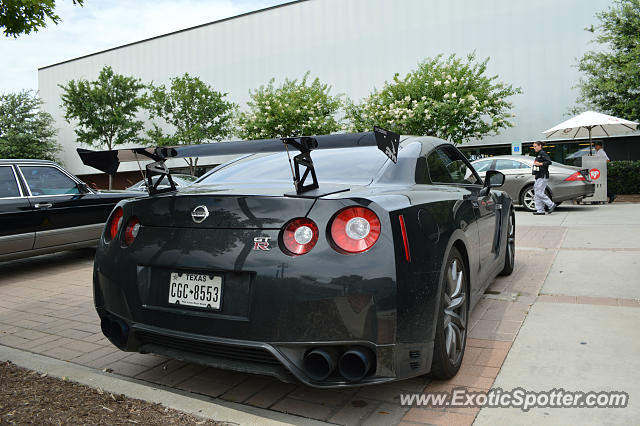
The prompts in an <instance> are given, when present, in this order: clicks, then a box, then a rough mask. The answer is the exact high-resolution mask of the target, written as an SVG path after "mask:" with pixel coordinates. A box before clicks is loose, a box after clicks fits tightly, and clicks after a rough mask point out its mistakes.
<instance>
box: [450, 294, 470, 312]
mask: <svg viewBox="0 0 640 426" xmlns="http://www.w3.org/2000/svg"><path fill="white" fill-rule="evenodd" d="M465 300H466V299H465V295H464V293H463V294H461V295H460V296H458V297H456V298H455V299H453V300H451V303H449V306H448V307H447V309H448V310H450V311H455V310H456V309H458V308H460V307H462V306H463V305H464V301H465Z"/></svg>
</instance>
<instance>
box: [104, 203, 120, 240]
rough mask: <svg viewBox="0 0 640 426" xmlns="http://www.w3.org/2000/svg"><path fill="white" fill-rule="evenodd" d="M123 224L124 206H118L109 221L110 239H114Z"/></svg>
mask: <svg viewBox="0 0 640 426" xmlns="http://www.w3.org/2000/svg"><path fill="white" fill-rule="evenodd" d="M120 225H122V207H118V208H117V209H116V210H115V211H114V212H113V214H112V215H111V221H109V227H108V228H107V231H108V237H109V241H111V240H113V239H114V238H115V237H116V235H118V231H119V230H120Z"/></svg>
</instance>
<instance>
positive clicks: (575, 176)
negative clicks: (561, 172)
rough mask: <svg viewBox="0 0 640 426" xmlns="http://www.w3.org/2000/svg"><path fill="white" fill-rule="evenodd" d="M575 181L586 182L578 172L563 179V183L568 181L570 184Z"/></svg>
mask: <svg viewBox="0 0 640 426" xmlns="http://www.w3.org/2000/svg"><path fill="white" fill-rule="evenodd" d="M576 180H586V179H585V178H584V176H583V175H582V173H580V172H575V173H574V174H572V175H571V176H569V177H568V178H566V179H565V181H568V182H572V181H576Z"/></svg>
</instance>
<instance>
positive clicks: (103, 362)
mask: <svg viewBox="0 0 640 426" xmlns="http://www.w3.org/2000/svg"><path fill="white" fill-rule="evenodd" d="M105 349H106V348H105ZM125 356H127V352H123V351H121V350H118V349H116V351H115V352H111V353H109V354H108V355H105V356H102V357H100V358H96V359H94V360H92V361H88V362H87V363H86V364H85V365H86V366H87V367H93V368H101V369H102V368H105V367H106V366H107V365H109V364H111V363H113V362H116V361H119V360H121V359H122V358H124V357H125Z"/></svg>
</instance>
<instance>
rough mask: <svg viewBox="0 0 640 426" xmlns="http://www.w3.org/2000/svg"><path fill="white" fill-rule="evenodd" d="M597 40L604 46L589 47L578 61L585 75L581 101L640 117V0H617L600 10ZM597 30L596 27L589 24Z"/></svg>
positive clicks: (627, 117) (597, 15) (593, 30)
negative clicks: (609, 6)
mask: <svg viewBox="0 0 640 426" xmlns="http://www.w3.org/2000/svg"><path fill="white" fill-rule="evenodd" d="M596 17H597V18H598V19H599V20H600V25H599V26H598V27H597V31H598V32H599V34H598V35H597V36H596V39H595V41H596V42H597V43H599V44H601V45H602V47H603V48H604V49H603V50H599V51H589V52H587V53H585V54H584V56H583V57H582V58H581V59H580V61H579V62H578V69H579V70H580V71H582V72H583V73H584V74H585V77H584V78H582V79H581V80H580V82H579V83H578V88H579V90H580V96H579V98H578V102H579V103H580V104H582V105H583V106H585V107H588V108H592V109H597V110H600V111H602V112H606V113H608V114H612V115H615V116H618V117H623V118H626V119H628V120H634V121H639V120H640V0H616V1H615V2H614V6H612V7H611V8H609V9H608V10H607V11H605V12H600V13H598V14H596ZM587 31H590V32H595V31H596V29H594V28H593V26H592V27H591V28H588V29H587Z"/></svg>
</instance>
